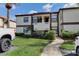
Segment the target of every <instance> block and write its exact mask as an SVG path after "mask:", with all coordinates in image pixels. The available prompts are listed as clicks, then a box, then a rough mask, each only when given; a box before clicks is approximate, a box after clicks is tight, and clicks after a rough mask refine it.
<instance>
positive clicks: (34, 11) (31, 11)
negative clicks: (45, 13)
mask: <svg viewBox="0 0 79 59" xmlns="http://www.w3.org/2000/svg"><path fill="white" fill-rule="evenodd" d="M31 13H37V11H36V10H30V11H29V14H31Z"/></svg>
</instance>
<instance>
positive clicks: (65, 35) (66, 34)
mask: <svg viewBox="0 0 79 59" xmlns="http://www.w3.org/2000/svg"><path fill="white" fill-rule="evenodd" d="M62 37H63V38H69V39H73V38H74V33H73V32H69V31H62Z"/></svg>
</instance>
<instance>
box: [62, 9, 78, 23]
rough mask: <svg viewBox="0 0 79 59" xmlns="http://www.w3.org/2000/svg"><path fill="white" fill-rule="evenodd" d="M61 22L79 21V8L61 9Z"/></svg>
mask: <svg viewBox="0 0 79 59" xmlns="http://www.w3.org/2000/svg"><path fill="white" fill-rule="evenodd" d="M63 22H79V9H69V10H63Z"/></svg>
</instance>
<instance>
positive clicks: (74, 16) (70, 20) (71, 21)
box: [58, 7, 79, 35]
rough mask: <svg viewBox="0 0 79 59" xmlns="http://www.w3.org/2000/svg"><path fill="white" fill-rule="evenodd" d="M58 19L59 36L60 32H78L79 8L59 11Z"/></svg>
mask: <svg viewBox="0 0 79 59" xmlns="http://www.w3.org/2000/svg"><path fill="white" fill-rule="evenodd" d="M58 17H59V19H58V20H59V22H58V24H59V25H58V26H59V28H58V30H59V35H61V31H62V30H65V31H72V32H77V31H79V7H74V8H63V9H60V10H59V15H58Z"/></svg>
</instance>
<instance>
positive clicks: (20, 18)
mask: <svg viewBox="0 0 79 59" xmlns="http://www.w3.org/2000/svg"><path fill="white" fill-rule="evenodd" d="M24 17H29V21H28V22H26V23H24V21H23V20H24ZM16 24H17V25H30V24H31V16H19V17H16Z"/></svg>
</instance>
